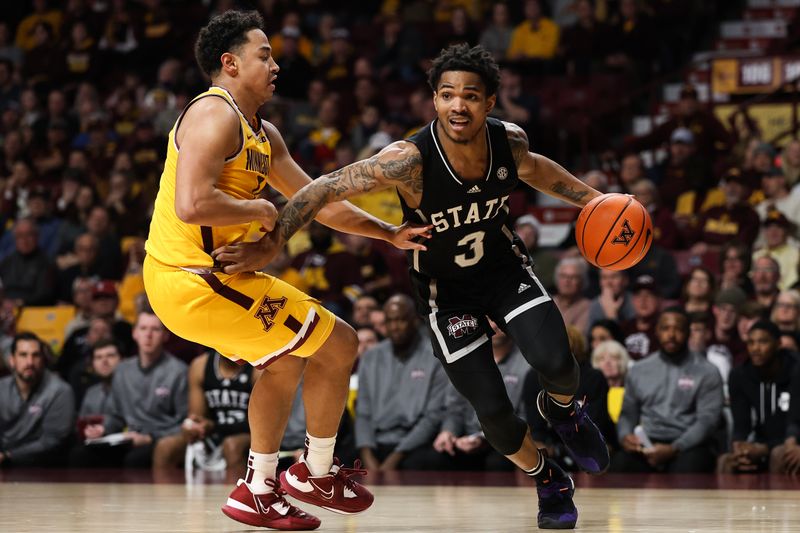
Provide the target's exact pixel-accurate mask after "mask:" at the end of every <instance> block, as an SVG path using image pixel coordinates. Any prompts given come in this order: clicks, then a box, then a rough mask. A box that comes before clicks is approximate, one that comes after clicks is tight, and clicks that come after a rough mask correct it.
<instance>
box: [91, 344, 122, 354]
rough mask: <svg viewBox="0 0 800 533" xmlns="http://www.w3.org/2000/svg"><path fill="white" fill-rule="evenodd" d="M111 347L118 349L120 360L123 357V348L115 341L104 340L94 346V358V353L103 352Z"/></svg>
mask: <svg viewBox="0 0 800 533" xmlns="http://www.w3.org/2000/svg"><path fill="white" fill-rule="evenodd" d="M109 346H113V347H114V348H116V349H117V354H119V356H120V358H121V357H122V347H121V346H120V345H119V343H118V342H117V341H115V340H114V339H102V340H99V341H97V342H96V343H94V344H92V357H94V352H96V351H97V350H102V349H103V348H108V347H109Z"/></svg>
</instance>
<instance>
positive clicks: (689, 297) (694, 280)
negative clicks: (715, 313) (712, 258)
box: [681, 266, 716, 313]
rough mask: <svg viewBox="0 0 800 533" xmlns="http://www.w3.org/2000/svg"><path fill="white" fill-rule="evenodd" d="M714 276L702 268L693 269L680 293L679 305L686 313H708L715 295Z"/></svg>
mask: <svg viewBox="0 0 800 533" xmlns="http://www.w3.org/2000/svg"><path fill="white" fill-rule="evenodd" d="M715 284H716V283H715V280H714V274H713V273H712V272H711V271H710V270H709V269H707V268H706V267H703V266H696V267H693V268H692V269H691V270H690V271H689V274H688V275H687V276H686V282H685V283H684V285H683V290H682V291H681V303H682V305H683V309H684V311H686V312H687V313H700V312H710V311H711V304H712V303H713V302H714V296H715V294H716V286H715Z"/></svg>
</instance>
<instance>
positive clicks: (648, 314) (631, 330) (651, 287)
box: [621, 275, 661, 360]
mask: <svg viewBox="0 0 800 533" xmlns="http://www.w3.org/2000/svg"><path fill="white" fill-rule="evenodd" d="M631 293H632V294H633V297H632V301H633V310H634V313H635V316H634V318H632V319H630V320H626V321H625V322H623V323H622V324H621V327H622V333H623V334H624V335H625V348H627V350H628V353H629V354H630V356H631V359H633V360H639V359H644V358H645V357H647V356H648V355H650V354H651V353H652V352H654V351H655V350H656V349H657V344H656V342H657V339H656V321H657V320H658V314H659V313H658V312H659V311H660V310H661V291H660V289H659V287H658V285H657V284H656V281H655V279H654V278H653V277H652V276H648V275H643V276H639V277H638V278H636V281H634V283H633V288H632V290H631Z"/></svg>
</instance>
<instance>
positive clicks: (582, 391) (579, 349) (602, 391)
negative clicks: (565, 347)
mask: <svg viewBox="0 0 800 533" xmlns="http://www.w3.org/2000/svg"><path fill="white" fill-rule="evenodd" d="M567 337H568V339H569V346H570V349H571V350H572V353H573V355H574V356H575V360H576V361H577V363H578V368H579V370H580V378H579V380H580V381H579V384H578V390H577V391H576V392H575V397H576V398H582V401H584V402H587V404H588V407H587V412H588V414H589V416H590V417H591V419H592V420H593V421H594V422H595V424H597V427H598V428H599V429H600V431H601V432H602V433H603V436H604V437H605V439H606V443H607V444H608V445H609V446H614V445H615V443H616V436H615V434H614V424H613V423H612V422H611V419H610V418H609V416H608V407H607V406H608V384H607V383H606V380H605V378H604V377H603V374H602V372H600V371H599V370H597V369H595V368H593V367H592V364H591V361H590V359H589V352H588V351H587V350H586V341H585V339H584V337H583V333H581V332H580V331H578V330H577V329H576V328H574V327H571V326H568V327H567ZM541 390H542V385H541V383H540V381H539V374H538V373H537V372H536V371H534V370H531V371H530V372H528V375H527V377H526V378H525V387H524V389H523V391H522V396H523V397H524V398H526V399H529V400H528V401H526V403H525V412H526V416H525V418H526V419H527V421H528V425H529V426H530V429H531V436H532V437H533V439H534V441H536V443H537V446H538V447H540V448H541V447H545V448H547V451H548V454H549V455H550V457H553V458H554V459H556V460H557V461H558V462H559V464H561V465H562V466H563V467H564V468H566V469H568V470H577V465H576V464H575V462H574V460H573V459H572V457H571V456H570V455H569V454H568V453H567V451H566V449H565V448H564V443H563V441H562V440H561V438H559V436H558V435H557V434H556V432H555V431H554V430H553V429H552V428H551V427H550V425H549V423H548V422H547V421H546V420H545V419H544V418H542V416H541V414H540V413H539V409H538V407H537V405H536V398H537V397H538V395H539V392H540V391H541Z"/></svg>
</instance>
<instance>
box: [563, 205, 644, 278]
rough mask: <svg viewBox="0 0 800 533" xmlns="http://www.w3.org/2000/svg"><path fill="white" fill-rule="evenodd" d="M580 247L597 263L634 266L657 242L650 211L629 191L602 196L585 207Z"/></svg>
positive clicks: (579, 232)
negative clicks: (654, 238) (654, 239)
mask: <svg viewBox="0 0 800 533" xmlns="http://www.w3.org/2000/svg"><path fill="white" fill-rule="evenodd" d="M575 240H576V241H577V243H578V249H579V250H580V251H581V253H582V254H583V257H585V258H586V260H587V261H589V262H590V263H591V264H593V265H594V266H597V267H600V268H605V269H608V270H625V269H626V268H630V267H632V266H633V265H635V264H636V263H638V262H639V261H641V260H642V258H643V257H644V256H645V255H646V254H647V251H648V250H649V249H650V244H651V243H652V242H653V223H652V221H651V220H650V214H649V213H648V212H647V209H645V208H644V206H643V205H642V204H640V203H639V201H638V200H637V199H636V198H634V197H633V196H629V195H627V194H619V193H610V194H604V195H602V196H598V197H597V198H595V199H594V200H592V201H591V202H589V203H588V204H586V206H585V207H584V208H583V209H582V210H581V213H580V215H578V221H577V222H576V224H575Z"/></svg>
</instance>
